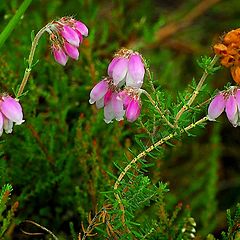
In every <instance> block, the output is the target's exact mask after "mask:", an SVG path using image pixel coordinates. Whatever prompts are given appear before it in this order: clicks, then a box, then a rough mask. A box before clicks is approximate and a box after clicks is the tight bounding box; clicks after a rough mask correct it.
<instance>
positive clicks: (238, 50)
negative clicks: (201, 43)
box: [213, 28, 240, 84]
mask: <svg viewBox="0 0 240 240" xmlns="http://www.w3.org/2000/svg"><path fill="white" fill-rule="evenodd" d="M213 50H214V52H215V54H217V55H219V56H220V58H221V64H222V65H223V66H225V67H230V71H231V74H232V78H233V80H234V81H235V82H236V83H237V84H240V28H238V29H235V30H232V31H230V32H228V33H227V34H226V35H225V36H224V38H223V41H222V43H217V44H215V45H214V46H213Z"/></svg>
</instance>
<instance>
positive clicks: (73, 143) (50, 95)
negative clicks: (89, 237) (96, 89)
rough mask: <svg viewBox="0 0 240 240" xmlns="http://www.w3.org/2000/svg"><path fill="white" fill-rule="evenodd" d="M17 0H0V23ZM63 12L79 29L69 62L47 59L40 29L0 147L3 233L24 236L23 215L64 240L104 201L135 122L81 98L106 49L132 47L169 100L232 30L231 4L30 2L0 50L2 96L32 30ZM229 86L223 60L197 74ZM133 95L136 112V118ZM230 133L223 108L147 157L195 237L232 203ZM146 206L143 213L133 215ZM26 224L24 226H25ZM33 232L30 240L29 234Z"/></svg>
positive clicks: (236, 187)
mask: <svg viewBox="0 0 240 240" xmlns="http://www.w3.org/2000/svg"><path fill="white" fill-rule="evenodd" d="M21 3H22V1H18V0H9V1H6V0H2V1H0V21H1V24H0V30H3V29H4V27H5V26H6V24H7V23H8V21H9V20H10V19H11V17H12V16H14V14H15V13H16V10H17V8H18V7H19V5H20V4H21ZM62 16H73V17H74V18H76V19H79V20H81V21H82V22H84V23H85V24H86V25H87V26H88V28H89V37H88V38H86V39H84V42H83V44H82V45H81V47H80V59H79V61H72V60H70V61H69V62H68V63H67V66H66V67H62V66H60V65H58V64H57V63H56V62H55V61H54V59H53V56H52V55H51V49H50V44H49V41H48V35H47V34H45V35H44V36H43V37H42V39H41V40H40V42H39V45H38V48H37V51H36V55H35V60H37V59H39V63H38V64H37V65H36V66H35V67H34V69H33V71H32V75H31V78H30V81H29V83H28V85H27V87H26V89H27V90H29V92H28V93H27V95H26V96H24V97H23V98H22V100H21V101H22V104H23V109H24V119H25V120H26V122H25V123H24V124H23V125H21V126H16V127H14V132H13V134H11V135H6V134H4V135H3V136H2V141H1V145H0V148H1V149H0V151H1V152H0V153H1V160H0V186H3V185H4V184H6V183H10V184H12V186H13V189H14V190H13V192H12V197H11V204H13V203H14V202H15V201H18V202H19V207H18V209H17V211H16V213H15V216H16V219H15V221H14V222H13V223H12V225H11V227H10V229H9V230H8V233H7V236H8V238H9V239H34V238H31V237H29V236H26V235H24V234H23V233H22V232H21V230H20V228H21V227H19V224H20V223H21V221H23V220H25V219H30V220H33V221H35V222H37V223H39V224H41V225H43V226H45V227H47V228H48V229H50V230H51V231H53V232H54V233H56V234H58V235H59V236H60V235H61V236H63V239H64V238H65V239H71V238H70V229H69V222H72V223H73V225H74V228H75V230H76V232H79V231H81V222H83V223H84V224H86V223H87V215H88V213H89V212H90V211H94V210H95V209H96V208H97V207H100V205H101V203H102V202H103V201H104V196H103V195H102V194H101V192H103V191H108V190H110V189H112V186H113V184H114V179H113V178H112V177H111V176H109V174H108V173H107V172H111V173H113V174H115V175H117V173H118V170H117V169H116V168H115V166H114V164H113V162H114V161H115V162H117V163H118V164H120V165H121V166H125V163H124V162H123V159H124V157H123V156H124V154H126V155H127V156H129V159H131V155H130V153H129V152H128V148H129V147H130V148H131V149H134V150H136V151H137V146H136V145H135V141H134V138H133V135H134V134H137V133H141V132H142V129H141V127H140V126H139V125H137V124H136V123H133V124H131V123H127V122H120V123H119V122H114V123H113V124H109V125H106V124H105V122H104V121H103V111H102V110H97V109H96V108H95V106H91V105H90V104H89V103H88V100H89V92H90V90H91V89H92V87H93V86H94V85H95V84H96V83H97V82H98V81H100V80H101V79H102V78H103V76H105V75H106V74H107V66H108V63H109V62H110V60H111V58H112V55H113V54H114V52H115V51H116V50H118V49H119V48H120V47H128V48H132V49H134V50H138V51H139V52H141V54H142V55H143V56H144V58H145V59H146V60H147V62H148V63H149V65H150V69H151V71H152V72H153V76H154V80H155V84H156V86H161V88H162V89H164V91H167V93H168V94H169V95H171V96H172V98H173V99H174V100H176V98H177V93H178V91H182V90H184V89H185V88H186V87H187V84H189V83H191V81H192V78H193V77H195V79H196V80H198V79H199V78H200V77H201V74H202V70H201V69H200V68H199V66H198V65H197V63H196V60H197V59H199V58H200V56H202V55H208V56H213V51H212V46H213V45H214V44H215V43H217V42H218V41H220V39H221V36H222V35H223V34H224V33H225V32H227V31H229V30H231V29H234V28H238V27H239V26H240V18H239V16H240V2H239V0H222V1H220V0H202V1H197V0H187V1H183V0H155V1H154V0H140V1H139V0H115V1H107V0H69V1H63V0H51V1H47V0H42V1H41V0H34V1H32V4H31V5H30V7H29V8H28V9H27V11H26V13H25V14H24V16H23V17H22V19H21V21H20V22H19V23H18V24H17V26H16V28H15V29H14V31H13V32H12V33H11V35H10V37H9V38H8V39H7V41H6V42H5V44H4V46H3V47H2V48H1V49H0V51H1V56H0V79H1V81H0V87H1V91H2V92H9V93H10V94H13V91H12V89H16V88H17V86H18V85H19V84H20V81H21V79H22V76H23V72H24V69H25V67H26V65H25V63H24V58H27V57H28V53H29V50H30V46H31V32H32V30H34V32H35V33H36V32H37V31H38V30H39V29H40V28H41V27H42V26H44V25H45V24H47V23H48V22H50V21H52V20H54V19H57V18H58V17H62ZM227 82H232V79H231V76H230V74H229V71H228V69H224V68H222V69H221V70H220V71H218V72H217V73H216V74H215V75H214V76H212V77H210V78H209V80H208V88H207V89H208V91H209V93H211V92H212V91H214V90H215V89H217V88H219V89H223V86H224V85H225V84H226V83H227ZM144 106H145V103H143V110H142V114H143V116H144V114H147V111H146V108H144ZM239 136H240V129H239V128H233V127H232V125H231V124H230V123H229V122H228V121H227V119H226V116H222V117H220V118H219V121H218V122H217V123H209V124H208V125H207V127H206V128H205V130H202V131H198V133H197V137H194V138H187V137H185V138H184V140H183V141H177V140H175V141H174V144H175V147H169V146H166V149H165V150H164V154H163V156H162V157H159V158H158V159H155V160H151V162H153V163H154V166H153V167H151V168H149V172H148V176H149V177H150V178H151V180H152V182H153V183H157V182H158V181H159V180H161V181H163V182H167V183H169V188H170V192H169V193H168V194H167V203H168V205H167V207H168V208H169V209H172V208H173V206H175V205H176V204H177V203H179V202H182V203H183V205H184V206H187V207H189V208H190V209H191V211H192V216H193V217H194V218H195V220H196V222H197V229H198V231H199V233H198V235H199V238H198V239H200V235H202V236H203V237H204V236H206V235H207V234H208V233H209V232H212V233H214V234H215V236H219V234H220V232H221V231H222V230H223V229H226V220H225V211H226V209H227V208H232V207H233V206H234V205H235V204H236V203H237V202H239V201H240V175H239V172H240V156H239V155H240V151H239V145H240V138H239ZM142 214H143V215H144V214H148V212H145V213H144V212H143V213H142ZM25 228H26V227H25ZM36 239H41V238H37V237H36Z"/></svg>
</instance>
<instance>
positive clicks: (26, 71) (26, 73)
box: [16, 24, 49, 98]
mask: <svg viewBox="0 0 240 240" xmlns="http://www.w3.org/2000/svg"><path fill="white" fill-rule="evenodd" d="M48 26H49V24H47V25H46V26H44V27H43V28H42V29H41V30H40V31H39V32H38V33H37V34H36V36H35V37H34V39H33V42H32V47H31V50H30V54H29V57H28V60H27V61H28V67H27V68H26V69H25V72H24V76H23V79H22V82H21V85H20V87H19V90H18V92H17V95H16V98H18V97H19V96H21V94H22V93H23V90H24V88H25V86H26V84H27V81H28V78H29V76H30V73H31V71H32V63H33V57H34V53H35V50H36V47H37V45H38V41H39V39H40V37H41V36H42V35H43V33H44V32H45V31H46V29H47V28H48Z"/></svg>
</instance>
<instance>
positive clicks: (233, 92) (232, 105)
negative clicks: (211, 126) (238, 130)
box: [208, 86, 240, 127]
mask: <svg viewBox="0 0 240 240" xmlns="http://www.w3.org/2000/svg"><path fill="white" fill-rule="evenodd" d="M224 109H225V112H226V115H227V118H228V120H229V122H230V123H231V124H232V125H233V126H234V127H237V126H240V89H239V88H238V87H234V86H232V87H230V88H229V89H228V90H226V91H222V92H220V93H219V94H217V95H216V96H215V97H214V98H213V100H212V102H211V103H210V105H209V107H208V119H209V120H210V121H215V119H216V118H217V117H219V116H220V115H221V114H222V112H223V111H224Z"/></svg>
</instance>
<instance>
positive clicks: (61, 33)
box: [46, 17, 88, 66]
mask: <svg viewBox="0 0 240 240" xmlns="http://www.w3.org/2000/svg"><path fill="white" fill-rule="evenodd" d="M46 31H47V32H48V33H49V35H50V41H51V43H52V52H53V56H54V58H55V60H56V61H57V62H58V63H60V64H61V65H63V66H64V65H66V63H67V61H68V57H70V58H72V59H75V60H77V59H78V57H79V52H78V47H79V45H80V44H81V43H82V41H83V37H87V36H88V28H87V27H86V25H85V24H83V23H82V22H80V21H77V20H75V19H73V18H71V17H62V18H60V19H59V20H58V21H53V22H51V23H50V24H48V25H47V28H46Z"/></svg>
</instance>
